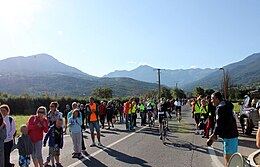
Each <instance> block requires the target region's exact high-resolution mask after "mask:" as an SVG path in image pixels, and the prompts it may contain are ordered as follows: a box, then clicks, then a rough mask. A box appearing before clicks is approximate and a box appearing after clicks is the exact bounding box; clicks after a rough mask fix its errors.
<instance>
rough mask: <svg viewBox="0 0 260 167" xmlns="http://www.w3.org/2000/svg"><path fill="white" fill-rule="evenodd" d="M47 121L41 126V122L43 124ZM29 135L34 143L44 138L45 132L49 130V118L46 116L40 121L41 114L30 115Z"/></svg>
mask: <svg viewBox="0 0 260 167" xmlns="http://www.w3.org/2000/svg"><path fill="white" fill-rule="evenodd" d="M44 122H45V127H41V128H40V127H39V126H38V124H39V123H40V124H41V125H42V126H43V124H44ZM27 127H28V130H29V132H28V135H29V136H30V137H31V140H32V142H33V143H36V142H38V141H42V140H43V133H44V132H45V133H47V132H48V120H47V119H46V118H44V119H43V121H40V118H39V116H36V115H33V116H31V117H30V119H29V121H28V124H27Z"/></svg>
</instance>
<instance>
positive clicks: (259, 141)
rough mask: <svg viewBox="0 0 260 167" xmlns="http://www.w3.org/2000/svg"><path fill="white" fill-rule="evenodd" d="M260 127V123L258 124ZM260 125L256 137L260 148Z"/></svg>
mask: <svg viewBox="0 0 260 167" xmlns="http://www.w3.org/2000/svg"><path fill="white" fill-rule="evenodd" d="M258 124H259V125H260V122H259V123H258ZM259 125H258V131H257V135H256V146H257V147H258V148H260V126H259Z"/></svg>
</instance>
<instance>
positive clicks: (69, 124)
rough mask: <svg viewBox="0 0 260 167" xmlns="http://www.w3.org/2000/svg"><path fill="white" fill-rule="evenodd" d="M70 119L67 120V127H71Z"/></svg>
mask: <svg viewBox="0 0 260 167" xmlns="http://www.w3.org/2000/svg"><path fill="white" fill-rule="evenodd" d="M71 119H72V118H71V117H70V118H69V119H68V124H67V126H71Z"/></svg>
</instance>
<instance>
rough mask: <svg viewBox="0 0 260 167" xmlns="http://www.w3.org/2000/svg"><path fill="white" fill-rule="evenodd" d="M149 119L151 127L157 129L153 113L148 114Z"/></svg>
mask: <svg viewBox="0 0 260 167" xmlns="http://www.w3.org/2000/svg"><path fill="white" fill-rule="evenodd" d="M148 118H149V127H150V128H151V127H155V119H154V114H153V113H152V111H149V112H148Z"/></svg>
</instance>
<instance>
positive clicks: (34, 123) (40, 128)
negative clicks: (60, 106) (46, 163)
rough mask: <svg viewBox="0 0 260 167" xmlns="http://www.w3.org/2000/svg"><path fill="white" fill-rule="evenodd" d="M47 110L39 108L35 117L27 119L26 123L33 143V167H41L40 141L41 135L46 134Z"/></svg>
mask: <svg viewBox="0 0 260 167" xmlns="http://www.w3.org/2000/svg"><path fill="white" fill-rule="evenodd" d="M46 114H47V109H46V108H45V107H39V108H38V109H37V112H36V115H33V116H31V117H30V118H29V121H28V124H27V126H28V130H29V132H28V135H29V136H30V137H31V140H32V142H33V153H32V159H33V163H34V166H35V167H38V166H40V167H43V159H42V140H43V133H44V132H45V133H47V132H48V120H47V118H46Z"/></svg>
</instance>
